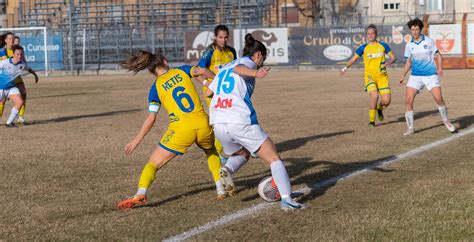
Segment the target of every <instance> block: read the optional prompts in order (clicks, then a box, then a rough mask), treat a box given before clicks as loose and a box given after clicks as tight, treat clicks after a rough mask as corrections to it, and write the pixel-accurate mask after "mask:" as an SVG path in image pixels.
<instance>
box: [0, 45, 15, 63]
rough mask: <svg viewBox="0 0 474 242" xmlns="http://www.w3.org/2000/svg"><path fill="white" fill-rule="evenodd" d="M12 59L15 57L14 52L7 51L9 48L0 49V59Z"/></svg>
mask: <svg viewBox="0 0 474 242" xmlns="http://www.w3.org/2000/svg"><path fill="white" fill-rule="evenodd" d="M10 57H13V51H12V50H11V49H7V47H4V48H2V49H0V59H1V60H5V59H8V58H10Z"/></svg>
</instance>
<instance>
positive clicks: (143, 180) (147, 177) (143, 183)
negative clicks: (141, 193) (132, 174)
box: [138, 162, 158, 189]
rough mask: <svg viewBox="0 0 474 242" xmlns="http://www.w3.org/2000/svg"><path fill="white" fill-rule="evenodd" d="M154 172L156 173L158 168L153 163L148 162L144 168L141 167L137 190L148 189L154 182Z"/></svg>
mask: <svg viewBox="0 0 474 242" xmlns="http://www.w3.org/2000/svg"><path fill="white" fill-rule="evenodd" d="M156 171H158V166H157V165H156V164H155V163H153V162H148V163H147V164H146V165H145V167H143V171H142V174H141V176H140V181H139V182H138V188H139V189H140V188H145V189H148V188H149V187H150V185H151V183H152V182H153V181H154V180H155V174H156Z"/></svg>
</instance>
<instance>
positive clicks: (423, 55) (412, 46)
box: [400, 18, 456, 135]
mask: <svg viewBox="0 0 474 242" xmlns="http://www.w3.org/2000/svg"><path fill="white" fill-rule="evenodd" d="M407 25H408V28H409V29H410V33H411V36H412V40H411V42H409V43H407V44H406V46H405V57H406V58H408V59H407V61H406V63H405V68H404V69H403V71H402V78H401V80H400V84H403V81H404V80H405V76H406V74H407V73H408V71H409V69H410V67H411V75H410V79H409V80H408V83H407V87H406V92H405V107H406V113H405V119H406V122H407V126H408V129H407V131H406V132H405V133H404V135H410V134H413V133H414V132H415V127H414V118H413V102H414V100H415V96H416V94H417V93H419V92H420V91H421V90H422V89H423V88H424V87H425V86H426V89H428V91H429V92H430V93H431V95H432V96H433V99H434V100H435V102H436V104H437V105H438V110H439V113H440V115H441V119H442V120H443V123H444V125H445V126H446V128H447V129H448V130H449V131H450V132H454V131H456V128H455V127H454V126H453V125H452V124H451V122H450V121H449V119H448V109H447V108H446V104H445V102H444V99H443V96H442V94H441V84H440V81H439V76H443V59H442V56H441V53H439V50H438V48H436V44H435V42H434V40H433V39H431V38H429V37H427V36H425V35H423V34H421V30H422V29H423V22H422V21H421V20H420V19H418V18H416V19H413V20H410V21H409V22H408V23H407Z"/></svg>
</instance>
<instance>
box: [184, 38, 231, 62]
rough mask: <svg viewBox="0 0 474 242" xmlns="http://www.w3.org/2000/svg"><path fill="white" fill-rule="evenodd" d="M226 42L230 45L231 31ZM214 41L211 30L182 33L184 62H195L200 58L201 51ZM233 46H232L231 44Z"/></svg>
mask: <svg viewBox="0 0 474 242" xmlns="http://www.w3.org/2000/svg"><path fill="white" fill-rule="evenodd" d="M229 35H230V36H229V39H228V40H227V44H228V45H230V46H232V45H233V43H234V42H233V40H232V31H231V32H230V33H229ZM213 41H214V32H213V31H201V32H199V31H194V32H186V33H185V34H184V62H186V63H188V64H196V63H197V62H198V60H199V59H200V58H201V56H202V53H203V52H204V51H205V50H206V49H207V47H209V46H210V45H211V44H212V42H213ZM232 47H233V46H232Z"/></svg>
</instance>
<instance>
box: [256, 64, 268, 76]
mask: <svg viewBox="0 0 474 242" xmlns="http://www.w3.org/2000/svg"><path fill="white" fill-rule="evenodd" d="M269 71H270V67H268V66H265V67H261V68H259V69H258V70H257V72H255V77H256V78H264V77H265V76H267V74H268V72H269Z"/></svg>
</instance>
